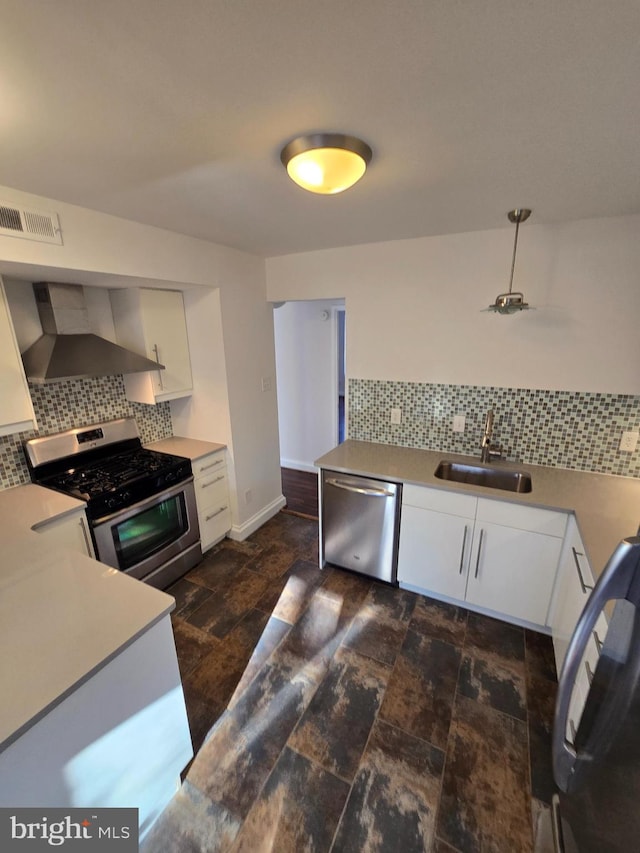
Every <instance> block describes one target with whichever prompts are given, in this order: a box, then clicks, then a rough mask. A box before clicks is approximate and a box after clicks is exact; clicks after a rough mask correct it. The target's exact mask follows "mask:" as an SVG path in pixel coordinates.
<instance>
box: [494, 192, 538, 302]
mask: <svg viewBox="0 0 640 853" xmlns="http://www.w3.org/2000/svg"><path fill="white" fill-rule="evenodd" d="M530 216H531V211H530V210H528V209H527V208H526V207H517V208H516V209H515V210H510V211H509V213H507V217H508V218H509V222H515V224H516V234H515V238H514V241H513V258H512V260H511V277H510V279H509V292H508V293H499V294H498V295H497V296H496V298H495V302H493V303H492V304H491V305H489V307H488V308H483V309H482V310H483V311H495V312H496V313H498V314H515V313H516V312H517V311H526V310H528V309H529V308H531V306H530V305H529V304H528V303H526V302H525V301H524V295H523V294H522V293H520V292H519V291H515V292H513V291H512V287H513V271H514V270H515V268H516V250H517V248H518V229H519V228H520V223H521V222H526V221H527V219H528V218H529V217H530Z"/></svg>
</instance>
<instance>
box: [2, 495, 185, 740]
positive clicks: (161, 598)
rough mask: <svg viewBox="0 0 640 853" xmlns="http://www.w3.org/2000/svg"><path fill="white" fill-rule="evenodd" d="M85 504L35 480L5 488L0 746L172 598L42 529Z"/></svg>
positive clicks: (153, 619)
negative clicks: (55, 541) (54, 543)
mask: <svg viewBox="0 0 640 853" xmlns="http://www.w3.org/2000/svg"><path fill="white" fill-rule="evenodd" d="M83 506H84V503H83V501H80V500H77V499H75V498H72V497H69V496H67V495H63V494H60V493H58V492H54V491H52V490H50V489H45V488H42V487H41V486H37V485H33V484H30V485H26V486H15V487H13V488H10V489H5V490H4V491H2V492H0V541H1V542H2V560H1V561H0V645H1V648H2V655H1V657H0V683H1V684H2V694H3V701H2V714H0V752H1V751H2V750H4V749H6V748H7V747H8V746H9V745H10V744H12V743H13V742H14V741H15V740H16V739H17V738H19V737H20V736H21V735H22V734H23V733H24V732H25V731H27V730H28V729H29V728H30V727H31V726H33V725H34V724H36V723H37V722H38V721H39V720H41V719H42V718H43V717H44V716H45V715H46V714H48V713H49V712H50V711H51V710H52V709H53V708H55V707H56V706H57V705H58V704H59V703H61V702H62V701H63V700H64V699H65V697H67V696H69V694H71V693H72V692H73V691H75V690H77V689H78V688H79V687H80V686H81V685H82V684H83V683H85V682H86V681H87V680H88V679H90V678H91V677H92V676H93V675H95V674H96V672H98V671H99V670H101V669H102V668H103V667H105V666H106V665H107V664H108V663H109V662H110V661H111V660H113V659H114V658H115V657H116V656H117V655H119V654H120V653H121V652H122V651H123V650H124V649H126V648H127V647H128V646H129V645H131V644H132V643H134V642H135V640H136V639H137V638H139V637H140V636H141V635H142V634H143V633H145V632H146V631H148V630H149V629H150V628H151V627H152V626H154V625H155V624H156V623H157V622H159V621H160V620H161V619H162V618H163V617H165V616H166V615H167V614H168V613H170V611H171V610H173V608H174V606H175V602H174V599H173V598H171V596H169V595H166V594H165V593H163V592H160V591H159V590H156V589H153V588H152V587H149V586H147V585H145V584H143V583H140V582H139V581H136V580H133V579H132V578H129V577H127V576H126V575H124V574H123V573H122V572H119V571H117V570H115V569H112V568H110V567H109V566H105V565H103V564H102V563H99V562H97V561H96V560H93V559H91V558H90V557H88V556H84V555H83V554H81V553H79V552H74V551H71V550H67V549H65V548H61V547H58V546H55V547H52V545H51V542H50V541H49V540H48V539H47V537H46V536H43V535H40V534H39V533H38V532H37V529H38V527H39V526H41V525H43V524H46V522H48V521H51V520H52V519H53V518H61V517H64V516H65V515H67V514H69V513H73V512H77V510H78V508H81V507H83Z"/></svg>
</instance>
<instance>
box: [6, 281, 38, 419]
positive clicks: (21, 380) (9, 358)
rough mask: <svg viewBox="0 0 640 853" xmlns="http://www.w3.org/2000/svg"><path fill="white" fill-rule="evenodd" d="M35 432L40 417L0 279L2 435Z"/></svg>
mask: <svg viewBox="0 0 640 853" xmlns="http://www.w3.org/2000/svg"><path fill="white" fill-rule="evenodd" d="M34 429H37V424H36V416H35V413H34V411H33V403H32V402H31V395H30V394H29V386H28V385H27V380H26V377H25V375H24V367H23V366H22V358H21V357H20V350H19V349H18V343H17V341H16V336H15V332H14V330H13V324H12V323H11V316H10V314H9V306H8V304H7V297H6V294H5V292H4V285H3V283H2V279H0V435H11V434H13V433H16V432H26V431H27V430H34Z"/></svg>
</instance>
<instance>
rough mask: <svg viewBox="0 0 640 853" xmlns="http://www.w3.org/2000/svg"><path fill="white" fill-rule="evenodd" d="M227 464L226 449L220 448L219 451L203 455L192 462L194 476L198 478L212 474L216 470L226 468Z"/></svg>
mask: <svg viewBox="0 0 640 853" xmlns="http://www.w3.org/2000/svg"><path fill="white" fill-rule="evenodd" d="M226 466H227V463H226V458H225V455H224V450H220V451H218V452H217V453H209V454H208V455H207V456H201V457H200V459H195V460H194V461H193V462H192V463H191V468H192V469H193V476H194V477H195V478H196V479H197V478H198V477H203V476H205V475H209V474H212V473H213V472H214V471H215V472H218V471H220V470H221V469H223V468H226Z"/></svg>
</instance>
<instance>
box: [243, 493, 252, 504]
mask: <svg viewBox="0 0 640 853" xmlns="http://www.w3.org/2000/svg"><path fill="white" fill-rule="evenodd" d="M252 499H253V495H252V494H251V489H247V491H246V492H245V493H244V502H245V503H246V504H250V503H251V501H252Z"/></svg>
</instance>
